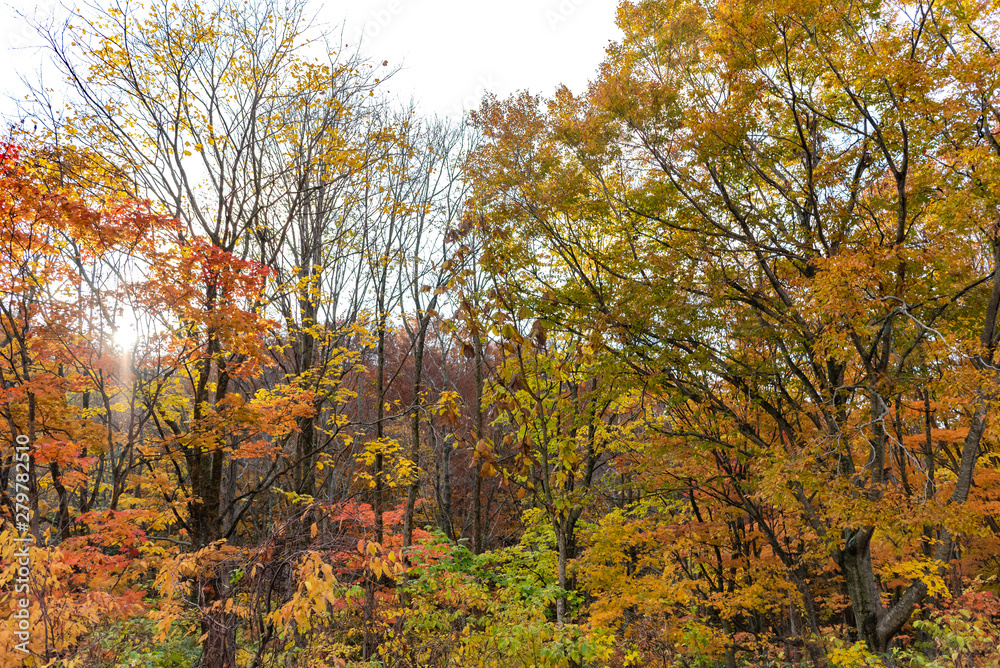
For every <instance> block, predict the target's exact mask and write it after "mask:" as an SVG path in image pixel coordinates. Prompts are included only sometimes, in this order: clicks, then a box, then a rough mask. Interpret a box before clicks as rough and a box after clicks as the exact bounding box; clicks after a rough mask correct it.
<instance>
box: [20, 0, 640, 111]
mask: <svg viewBox="0 0 1000 668" xmlns="http://www.w3.org/2000/svg"><path fill="white" fill-rule="evenodd" d="M0 1H3V3H4V4H3V6H2V11H0V48H2V51H3V58H4V60H3V62H2V66H0V92H2V93H3V95H2V96H0V97H2V99H0V113H5V114H6V113H10V111H11V110H12V105H11V103H10V102H9V101H8V100H7V99H6V98H7V97H8V96H10V95H17V94H18V92H19V91H21V84H20V82H19V80H18V75H19V74H31V73H32V72H34V71H35V70H36V69H37V68H38V65H39V63H40V62H41V61H42V59H43V58H44V57H45V56H44V54H43V53H41V52H39V51H37V50H33V49H31V48H26V47H29V46H30V45H32V44H37V38H36V37H35V36H34V35H33V33H32V31H31V29H30V27H29V26H27V25H26V23H25V22H24V21H22V20H21V19H20V18H18V16H17V13H16V11H15V9H14V6H15V3H16V5H17V6H19V7H20V8H21V10H22V11H25V9H26V7H25V4H22V3H21V2H17V1H16V0H14V2H12V1H11V0H0ZM38 4H39V11H45V10H47V9H48V8H50V7H52V6H54V5H55V4H56V0H40V1H39V3H38ZM616 6H617V0H506V1H497V0H490V1H487V0H354V1H352V2H345V1H343V0H336V1H333V2H326V3H323V2H320V1H318V0H313V5H312V8H313V10H314V11H317V12H318V18H319V20H320V21H322V22H324V23H326V24H327V25H328V26H329V27H333V26H336V25H339V24H340V23H341V22H344V25H345V29H344V35H345V41H346V42H347V43H348V44H351V45H354V44H356V43H357V41H358V38H360V37H361V36H362V35H363V36H364V39H363V41H362V45H363V53H364V54H366V55H367V56H368V57H370V58H371V59H372V60H373V61H376V62H381V61H382V60H388V61H389V65H390V66H392V65H402V66H403V70H402V71H400V72H399V73H398V74H396V75H395V76H394V77H393V78H392V79H391V80H390V82H388V84H389V88H390V90H392V91H393V92H395V93H396V94H398V95H399V96H400V97H402V98H403V99H408V98H410V97H411V96H412V97H413V98H414V99H415V100H416V101H417V103H418V106H419V108H420V110H421V111H423V112H424V113H431V114H433V113H437V114H457V113H458V112H460V111H461V110H462V108H474V107H476V106H478V103H479V99H480V98H481V97H482V95H483V93H484V92H485V91H492V92H495V93H497V94H498V95H500V96H504V95H507V94H510V93H513V92H515V91H517V90H522V89H528V90H530V91H531V92H533V93H543V94H546V95H549V94H551V93H552V92H553V91H554V90H555V88H556V86H558V85H559V84H561V83H564V84H566V85H568V86H569V87H570V88H571V89H572V90H573V91H574V92H582V90H583V89H584V88H585V87H586V84H587V81H588V80H589V79H591V78H593V76H594V75H595V73H596V71H597V66H598V65H599V64H600V62H601V60H602V58H603V56H604V49H605V47H606V46H607V45H608V42H609V41H611V40H616V39H618V38H619V37H620V32H619V31H618V28H617V27H616V26H615V23H614V18H615V9H616ZM27 11H29V12H30V9H28V10H27Z"/></svg>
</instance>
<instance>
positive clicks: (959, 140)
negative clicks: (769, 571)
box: [472, 2, 1000, 653]
mask: <svg viewBox="0 0 1000 668" xmlns="http://www.w3.org/2000/svg"><path fill="white" fill-rule="evenodd" d="M911 9H912V8H906V7H903V6H902V5H898V6H897V5H895V4H893V3H878V4H869V5H863V6H861V5H851V6H848V7H844V6H839V5H829V6H828V5H824V4H814V5H808V6H795V7H791V6H787V7H786V6H779V5H775V6H768V7H767V8H765V9H761V8H760V7H758V6H756V5H754V6H751V5H749V4H741V3H719V4H713V5H709V6H705V5H699V4H696V3H695V4H689V3H683V2H677V3H672V2H671V3H662V2H641V3H634V4H632V3H626V4H623V6H622V8H621V10H620V15H619V16H620V21H619V22H620V25H621V27H622V29H623V30H624V32H625V39H624V41H623V42H622V43H621V44H619V45H616V46H615V47H614V48H612V49H611V50H610V51H609V56H608V59H607V61H606V62H605V64H604V66H603V67H602V70H601V75H600V77H599V78H598V80H597V81H596V82H595V83H594V84H593V85H592V87H591V89H590V90H589V91H588V93H587V95H586V96H585V97H583V98H574V97H573V96H572V95H571V94H570V93H569V92H568V91H565V90H563V91H561V92H560V93H558V94H557V95H556V97H555V98H554V99H553V100H551V101H550V102H549V103H548V110H547V112H543V111H541V110H540V109H539V105H540V102H541V101H540V100H538V99H537V98H532V97H530V96H526V95H523V96H521V97H518V98H514V99H511V100H509V101H506V102H497V101H487V102H486V103H485V104H484V106H483V108H482V109H481V111H480V112H479V113H478V115H477V116H476V120H477V123H478V125H479V127H480V128H481V129H482V131H483V132H484V134H485V135H486V137H487V141H486V143H485V146H484V148H483V149H482V150H481V151H480V152H479V154H478V157H477V158H476V159H475V160H474V161H473V163H472V169H473V174H474V176H475V178H476V180H477V183H478V187H479V192H478V201H479V202H480V203H481V207H482V210H483V212H484V215H485V216H487V218H488V219H489V221H490V223H491V225H492V229H493V230H494V231H493V235H494V237H493V238H494V239H495V244H494V248H495V250H494V253H495V254H496V255H498V256H499V255H500V254H502V253H507V254H509V255H508V256H509V257H513V258H514V263H515V266H516V267H517V269H518V270H519V275H520V276H521V277H522V279H521V280H522V281H523V282H524V284H525V286H526V289H527V290H530V291H539V292H540V291H549V292H548V293H547V294H549V295H550V298H549V299H548V304H547V311H546V312H552V313H553V315H552V316H549V317H551V318H553V319H558V320H559V321H560V322H563V323H565V324H564V326H565V327H567V328H572V329H575V330H576V331H580V332H589V331H593V330H594V329H595V325H594V323H597V328H606V329H607V331H608V332H609V334H608V335H607V338H608V346H609V348H610V350H613V351H615V352H616V353H617V354H618V355H620V357H621V359H622V362H623V364H625V365H626V368H630V369H632V371H633V372H635V374H636V378H637V382H644V383H645V382H648V383H651V384H653V385H654V386H655V387H656V388H657V391H658V392H662V393H663V394H664V396H665V399H666V400H667V401H669V402H670V403H671V404H673V405H674V406H676V407H677V409H676V410H675V413H674V418H673V424H672V425H671V426H670V427H669V431H670V433H671V435H673V436H675V437H679V438H683V439H685V440H686V441H687V442H688V443H689V444H690V447H694V448H697V449H699V450H701V449H705V451H706V452H708V453H711V455H712V456H713V457H714V458H715V459H716V460H717V461H718V462H719V469H720V472H721V473H723V474H724V475H725V476H726V479H727V480H728V481H729V484H731V485H733V491H734V493H735V498H733V503H734V505H735V506H736V507H738V508H741V509H742V510H743V512H745V513H746V514H747V516H748V517H749V518H751V519H754V520H755V521H759V519H758V518H760V517H761V513H762V512H763V511H764V510H765V509H764V507H762V505H761V504H760V502H759V501H758V500H757V499H759V498H761V497H760V494H761V493H762V492H763V493H764V498H766V499H767V501H766V503H765V504H764V506H776V507H777V508H778V509H779V510H780V512H781V513H782V515H783V516H784V517H785V518H789V519H795V520H796V521H801V522H804V523H805V526H803V527H801V530H803V531H807V532H810V533H813V536H814V538H813V539H811V540H813V541H815V544H816V545H817V546H822V549H824V550H825V551H826V553H827V554H828V555H829V556H830V557H831V558H832V560H833V561H834V563H835V564H836V565H837V567H838V571H839V574H840V575H841V576H842V577H843V578H844V582H845V586H846V590H847V593H848V595H849V598H850V602H851V606H852V609H853V616H854V621H855V624H856V626H857V629H858V633H859V635H860V637H861V638H862V639H864V641H865V642H866V643H867V645H868V647H869V648H870V649H871V650H872V651H874V652H880V653H881V652H885V651H887V649H888V648H889V646H890V644H891V642H892V639H893V637H894V636H895V635H896V633H897V632H898V631H899V630H900V628H902V626H903V624H905V623H906V621H907V619H908V618H909V616H910V614H911V613H912V611H913V609H914V606H915V605H916V604H917V603H918V602H919V601H921V600H923V598H924V596H925V595H926V593H927V591H928V588H929V587H931V586H934V583H936V582H938V578H939V577H940V576H939V574H938V573H939V569H942V568H945V567H946V566H945V565H946V564H947V562H948V560H949V558H950V556H951V554H952V550H953V548H954V545H955V543H954V541H955V536H956V531H957V527H958V526H962V523H961V522H960V521H957V520H955V519H954V518H955V517H956V508H958V507H964V511H963V512H973V511H972V509H971V507H970V506H969V505H968V504H965V502H966V501H967V499H968V498H969V492H970V489H971V488H970V484H971V482H972V480H973V475H974V471H975V466H976V462H977V459H978V457H979V452H980V448H981V447H982V434H983V429H984V426H985V419H986V413H985V412H983V411H982V409H981V408H976V409H975V410H974V411H973V413H972V414H971V415H968V416H965V417H964V420H966V424H967V426H968V432H967V433H966V435H965V437H964V444H963V447H962V449H961V450H962V452H961V455H960V456H959V457H958V458H957V459H955V460H954V461H953V464H952V473H953V475H954V478H953V480H954V483H955V484H954V486H950V487H949V489H948V491H947V492H944V491H939V493H938V496H937V497H935V498H930V497H927V496H925V495H924V493H923V489H914V488H912V487H907V486H906V485H904V484H903V483H902V479H903V477H904V475H909V474H911V473H912V471H913V466H914V465H913V461H912V459H911V456H910V454H909V453H908V451H905V447H904V446H903V444H902V443H900V444H899V445H898V446H896V447H897V448H903V449H902V450H899V449H897V450H896V451H897V453H900V456H901V458H902V459H903V460H905V461H903V463H902V464H900V463H899V461H897V462H896V464H893V463H892V460H891V458H890V457H887V455H886V453H887V452H889V451H890V444H891V438H892V430H893V424H892V412H891V410H890V407H892V406H893V404H894V402H895V398H896V397H906V396H907V394H908V393H909V395H910V396H912V395H913V394H915V393H916V392H917V391H920V389H921V387H922V385H923V384H924V383H926V382H927V380H926V379H927V378H928V370H929V369H931V368H933V369H934V371H933V373H934V374H938V377H947V378H950V379H951V380H950V381H946V386H947V387H949V389H950V391H952V392H956V391H957V392H959V393H961V396H963V397H964V399H963V401H965V402H967V404H968V405H970V406H973V407H975V406H979V407H982V406H983V405H984V404H982V401H981V397H982V395H981V394H980V393H981V391H982V390H980V389H976V388H981V387H986V386H989V385H991V384H992V381H991V380H988V378H990V377H991V376H990V373H991V372H989V371H986V366H985V365H984V364H983V361H984V360H989V359H992V356H993V350H994V348H995V343H996V334H995V332H996V311H995V308H994V307H993V306H992V305H993V304H996V300H997V298H998V297H1000V283H998V282H997V280H996V276H997V274H996V271H995V269H996V265H995V262H994V260H993V259H992V258H993V256H994V251H993V249H994V248H995V243H996V241H995V240H996V234H995V222H994V221H993V219H992V214H989V213H987V211H988V210H989V208H990V206H992V205H987V204H986V203H987V202H990V201H992V200H991V199H990V198H991V197H992V195H991V194H988V193H989V192H990V187H989V186H987V185H986V180H985V178H984V176H983V174H984V173H985V172H988V171H989V167H987V165H988V164H991V163H992V160H993V158H992V157H991V156H989V155H987V151H986V150H985V147H986V146H987V145H989V141H990V140H989V137H990V136H991V134H990V132H991V131H989V130H987V129H986V128H988V127H991V123H993V122H994V121H991V120H987V118H988V116H987V115H986V114H988V113H991V112H989V111H988V110H989V109H991V108H992V104H993V98H994V96H995V90H994V89H993V88H991V87H990V86H991V83H990V82H989V81H983V80H981V79H976V83H974V84H973V83H972V79H975V77H972V76H970V75H967V74H966V73H967V72H968V70H966V69H965V68H966V67H967V66H968V64H969V63H970V62H977V63H979V64H982V63H983V62H984V61H983V60H982V59H984V58H990V57H992V56H988V55H987V54H991V53H992V48H991V45H992V41H991V40H992V39H993V33H992V32H991V31H992V27H991V26H992V24H991V23H990V22H989V15H988V14H986V13H983V12H984V11H985V10H984V9H983V8H981V7H979V6H977V7H976V8H975V9H974V10H971V11H972V13H967V12H966V10H962V11H958V10H956V9H954V8H951V7H943V6H942V7H938V6H934V7H928V6H924V5H921V6H919V7H917V8H916V9H912V11H911ZM977 35H979V36H978V37H977ZM959 36H961V37H959ZM963 76H968V78H966V79H963V78H962V77H963ZM959 110H961V111H959ZM984 110H987V111H985V112H984ZM970 189H971V190H972V191H973V192H974V195H971V196H970ZM515 239H517V242H516V243H515ZM964 258H975V261H974V262H972V263H970V262H967V261H963V259H964ZM980 260H981V261H980ZM970 321H975V322H978V323H979V324H978V331H976V330H973V329H972V328H970V327H969V326H968V323H969V322H970ZM966 383H968V384H966ZM984 383H985V385H984ZM936 387H943V386H936ZM960 388H961V389H960ZM904 426H905V422H904ZM935 427H936V425H931V427H929V428H928V433H931V431H932V430H933V429H934V428H935ZM896 440H897V441H898V440H899V439H898V438H897V439H896ZM892 445H895V444H892ZM932 458H934V457H933V456H932ZM894 466H895V471H894V470H893V468H894ZM904 471H906V474H904ZM926 473H927V470H926V467H925V470H924V471H922V472H921V474H926ZM901 499H904V501H901ZM900 503H903V504H904V506H905V507H907V508H909V509H911V512H912V514H910V515H908V516H903V517H902V518H901V517H900V516H899V515H898V514H892V513H891V511H890V509H898V508H899V507H900ZM938 504H940V505H938ZM935 509H938V510H935ZM887 517H893V522H892V523H887V520H886V518H887ZM900 519H902V521H901V522H900V521H899V520H900ZM928 526H929V527H932V528H929V529H927V531H930V535H929V537H927V538H920V536H921V535H922V534H923V532H924V531H925V527H928ZM876 532H880V533H881V534H882V535H885V536H886V539H887V540H889V541H892V542H894V543H896V544H897V545H898V544H905V545H907V546H909V547H908V550H909V556H908V557H906V558H907V559H911V560H915V561H916V562H919V563H921V564H924V566H921V567H919V568H918V569H917V570H918V572H919V573H922V574H923V575H918V576H916V577H913V578H912V579H911V580H910V583H909V586H908V587H905V588H903V589H901V590H900V589H897V590H895V591H893V592H892V593H891V596H890V598H889V604H888V606H886V605H884V604H883V599H882V596H883V593H884V592H883V591H882V588H881V586H880V584H879V577H878V575H877V574H878V573H879V572H881V571H882V570H883V569H884V568H885V565H883V564H876V563H873V557H872V555H873V547H872V540H873V538H874V537H875V536H876V535H877V534H876ZM799 535H801V534H799ZM779 538H780V536H778V535H773V536H772V537H771V539H772V540H771V545H770V549H771V550H773V552H774V553H775V555H776V556H780V555H784V558H785V559H787V563H786V567H787V568H789V569H790V570H791V571H792V572H795V571H796V570H802V569H805V570H806V572H808V570H810V565H809V563H808V560H807V559H806V555H807V554H808V553H809V552H810V551H811V550H812V549H814V548H813V547H805V546H803V547H804V548H805V551H799V552H797V553H792V554H790V553H788V552H787V550H786V548H785V547H784V546H782V545H781V543H780V542H779V540H778V539H779ZM926 540H929V541H932V542H933V543H934V545H935V546H936V547H935V548H934V552H935V556H934V559H933V560H931V561H929V562H924V561H922V559H923V558H924V557H923V556H922V553H923V551H922V548H921V547H920V545H921V543H922V542H924V541H926ZM807 579H808V578H807Z"/></svg>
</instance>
